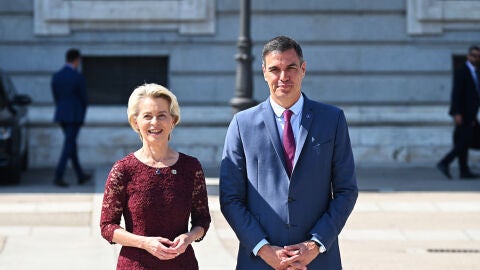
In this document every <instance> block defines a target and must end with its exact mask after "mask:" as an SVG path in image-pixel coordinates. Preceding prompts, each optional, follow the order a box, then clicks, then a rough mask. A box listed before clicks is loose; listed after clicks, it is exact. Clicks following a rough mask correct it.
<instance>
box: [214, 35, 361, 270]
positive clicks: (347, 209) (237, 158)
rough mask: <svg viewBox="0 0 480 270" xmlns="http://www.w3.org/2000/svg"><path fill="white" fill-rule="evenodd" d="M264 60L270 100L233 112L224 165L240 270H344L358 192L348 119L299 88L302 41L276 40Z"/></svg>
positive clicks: (227, 212) (224, 200) (224, 194)
mask: <svg viewBox="0 0 480 270" xmlns="http://www.w3.org/2000/svg"><path fill="white" fill-rule="evenodd" d="M262 58H263V64H262V69H263V75H264V78H265V81H266V82H267V84H268V86H269V88H270V97H269V98H268V99H267V100H266V101H264V102H263V103H261V104H259V105H257V106H256V107H253V108H250V109H248V110H245V111H242V112H239V113H238V114H236V115H235V116H234V118H233V120H232V121H231V123H230V126H229V128H228V131H227V136H226V139H225V147H224V151H223V158H222V164H221V169H220V204H221V210H222V213H223V214H224V216H225V218H226V220H227V221H228V222H229V224H230V226H231V227H232V228H233V230H234V231H235V233H236V235H237V236H238V238H239V240H240V247H239V252H238V258H237V269H245V270H252V269H255V270H256V269H272V268H274V269H287V267H288V269H306V267H307V265H308V269H327V270H328V269H341V268H342V266H341V261H340V251H339V246H338V234H339V233H340V231H341V230H342V228H343V226H344V225H345V222H346V221H347V218H348V216H349V215H350V213H351V211H352V210H353V207H354V205H355V202H356V199H357V196H358V189H357V183H356V177H355V166H354V161H353V155H352V149H351V145H350V139H349V135H348V128H347V124H346V120H345V116H344V114H343V112H342V111H341V110H340V109H338V108H336V107H333V106H330V105H326V104H322V103H318V102H315V101H312V100H310V99H308V98H307V97H306V96H305V95H304V94H303V93H302V92H301V86H302V80H303V78H304V76H305V70H306V62H305V61H304V60H303V54H302V49H301V47H300V45H299V44H298V43H297V42H296V41H294V40H292V39H290V38H288V37H284V36H280V37H276V38H274V39H272V40H270V41H268V43H267V44H265V46H264V48H263V53H262Z"/></svg>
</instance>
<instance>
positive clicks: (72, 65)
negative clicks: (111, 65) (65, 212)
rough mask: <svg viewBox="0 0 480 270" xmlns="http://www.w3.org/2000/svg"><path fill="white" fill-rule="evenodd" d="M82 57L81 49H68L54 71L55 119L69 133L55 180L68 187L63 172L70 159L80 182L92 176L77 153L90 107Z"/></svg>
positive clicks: (56, 182)
mask: <svg viewBox="0 0 480 270" xmlns="http://www.w3.org/2000/svg"><path fill="white" fill-rule="evenodd" d="M80 61H81V55H80V51H78V50H76V49H70V50H68V51H67V53H66V62H67V63H66V65H65V66H64V67H63V68H62V69H60V70H59V71H58V72H56V73H55V74H54V75H53V77H52V82H51V87H52V94H53V98H54V101H55V116H54V121H55V122H57V123H59V124H60V126H61V128H62V131H63V133H64V136H65V141H64V144H63V150H62V153H61V155H60V160H59V161H58V165H57V169H56V172H55V180H54V183H55V184H56V185H57V186H61V187H68V184H67V183H66V182H65V181H64V179H63V176H64V173H65V168H66V166H67V162H68V160H69V159H70V160H71V161H72V165H73V169H74V170H75V173H76V175H77V179H78V183H79V184H83V183H85V182H86V181H88V180H89V179H90V177H91V176H90V175H88V174H86V173H85V172H84V171H83V169H82V167H81V166H80V162H79V160H78V153H77V137H78V133H79V132H80V128H81V126H82V125H83V122H84V121H85V113H86V110H87V91H86V89H85V79H84V77H83V75H82V74H81V73H80V72H79V71H78V70H77V69H78V66H79V65H80Z"/></svg>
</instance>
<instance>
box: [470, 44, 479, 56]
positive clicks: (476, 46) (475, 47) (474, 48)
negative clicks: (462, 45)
mask: <svg viewBox="0 0 480 270" xmlns="http://www.w3.org/2000/svg"><path fill="white" fill-rule="evenodd" d="M473 51H480V46H479V45H472V46H470V48H468V54H471V53H472V52H473Z"/></svg>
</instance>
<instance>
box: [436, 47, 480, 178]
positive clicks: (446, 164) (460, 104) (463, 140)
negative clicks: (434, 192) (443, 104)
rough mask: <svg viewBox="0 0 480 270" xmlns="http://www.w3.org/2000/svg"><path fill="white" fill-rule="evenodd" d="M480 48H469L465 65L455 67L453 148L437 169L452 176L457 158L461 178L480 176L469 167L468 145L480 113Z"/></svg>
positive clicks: (451, 107) (451, 110)
mask: <svg viewBox="0 0 480 270" xmlns="http://www.w3.org/2000/svg"><path fill="white" fill-rule="evenodd" d="M479 79H480V47H479V46H471V47H470V48H469V49H468V54H467V61H466V62H465V65H463V66H461V67H460V68H459V69H458V70H455V73H454V76H453V88H452V96H451V97H452V98H451V102H450V112H449V114H450V115H451V116H452V117H453V121H454V123H455V130H454V132H453V149H452V150H450V152H448V153H447V154H446V155H445V156H444V157H443V158H442V159H441V160H440V161H439V162H438V163H437V168H438V169H439V170H440V171H441V172H442V173H443V174H444V175H445V176H446V177H447V178H448V179H452V175H451V174H450V163H452V161H453V160H454V159H455V158H456V157H457V158H458V166H459V169H460V179H473V178H478V175H477V174H474V173H472V171H471V170H470V167H469V166H468V147H469V145H470V144H471V142H472V139H473V128H474V126H476V125H478V120H477V114H478V106H479V105H480V98H479V94H480V80H479Z"/></svg>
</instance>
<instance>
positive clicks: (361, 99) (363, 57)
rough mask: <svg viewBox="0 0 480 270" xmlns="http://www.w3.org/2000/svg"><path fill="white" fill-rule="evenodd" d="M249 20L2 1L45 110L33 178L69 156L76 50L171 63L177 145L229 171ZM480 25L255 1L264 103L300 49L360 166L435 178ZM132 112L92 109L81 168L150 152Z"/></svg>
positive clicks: (81, 1)
mask: <svg viewBox="0 0 480 270" xmlns="http://www.w3.org/2000/svg"><path fill="white" fill-rule="evenodd" d="M118 3H120V4H121V5H120V6H119V4H118ZM149 7H150V8H149ZM238 8H239V2H238V1H237V0H222V1H215V0H202V1H191V0H183V1H126V0H124V1H119V2H115V1H109V0H92V1H86V0H16V1H2V2H1V3H0V67H1V68H2V69H4V70H6V71H7V72H8V73H9V74H10V75H11V76H12V78H13V81H14V83H15V85H16V86H17V88H18V90H19V91H20V92H22V93H27V94H29V95H31V96H32V98H33V99H34V104H33V106H31V108H30V126H31V128H30V135H31V139H30V155H31V165H32V166H34V167H45V166H47V167H48V166H53V165H54V164H55V163H56V159H57V158H58V155H59V151H60V147H61V139H62V136H61V132H60V129H59V128H58V127H57V126H55V125H53V124H52V123H51V119H52V117H53V110H52V97H51V93H50V87H49V81H50V76H51V74H52V73H53V72H54V71H56V70H57V69H58V68H59V67H60V66H61V65H62V64H63V57H64V52H65V50H66V49H67V48H69V47H77V48H79V49H81V51H82V52H83V54H84V55H87V56H106V55H115V56H127V55H146V56H168V57H169V63H170V66H169V74H168V78H169V88H170V89H172V90H173V91H174V92H175V93H176V95H177V96H178V98H179V101H180V104H181V105H182V111H183V114H184V115H183V122H182V124H181V125H180V126H179V127H178V128H177V129H176V130H175V133H174V135H173V139H172V143H173V145H174V146H175V147H177V149H179V150H181V151H184V152H186V153H188V154H192V155H195V156H198V157H199V158H200V160H201V161H202V162H203V163H205V164H206V166H211V167H215V166H216V165H218V161H219V159H220V153H221V149H222V147H223V138H224V135H225V132H226V126H227V123H228V122H229V120H230V119H231V114H230V108H229V107H228V102H229V100H230V99H231V98H232V95H233V92H234V87H235V69H236V63H235V60H234V55H235V53H236V42H237V36H238V32H239V30H238V24H239V18H238V12H239V11H238ZM73 10H77V11H78V12H73ZM131 10H134V11H135V12H129V11H131ZM465 10H467V12H466V13H465V12H464V11H465ZM465 14H466V15H465ZM478 14H480V7H479V5H478V1H443V0H428V1H422V0H392V1H383V0H372V1H355V0H346V1H336V0H323V1H311V0H297V1H288V0H275V1H274V0H268V1H252V29H251V32H252V40H253V54H254V56H255V60H254V62H253V69H254V95H255V99H257V100H259V101H263V100H264V99H265V98H266V97H267V96H268V89H267V87H266V85H265V82H264V80H263V76H262V73H261V58H260V54H261V49H262V45H263V43H264V42H265V41H266V40H268V39H269V38H271V37H273V36H276V35H288V36H291V37H293V38H295V39H297V40H298V41H299V42H300V43H301V44H302V47H303V49H304V57H305V59H306V61H307V76H306V78H305V80H304V92H305V93H306V94H307V95H308V96H309V97H310V98H313V99H316V100H319V101H322V102H326V103H331V104H335V105H338V106H340V107H342V108H343V109H344V110H345V112H346V116H347V120H348V122H349V124H350V131H351V139H352V144H353V147H354V153H355V156H356V159H357V163H358V164H359V165H367V164H376V165H380V164H381V165H384V164H395V165H419V164H433V163H434V162H435V161H436V160H437V159H438V158H439V157H440V155H442V154H443V153H444V152H446V151H447V150H448V148H449V147H450V144H451V131H452V127H451V124H450V119H449V117H448V116H447V109H448V101H449V95H450V88H451V74H452V56H454V55H464V54H465V52H466V50H467V48H468V46H469V45H471V44H474V43H479V42H480V41H479V36H480V35H479V34H480V31H479V30H478V29H480V15H478ZM464 15H465V16H464ZM125 110H126V108H125V106H113V107H102V106H96V107H91V108H90V109H89V111H88V117H87V125H86V127H85V128H84V129H83V130H82V132H81V135H80V139H79V144H80V155H81V159H82V160H84V161H85V162H86V163H88V164H89V165H94V164H98V163H109V164H111V163H112V162H113V161H114V160H116V159H118V158H120V157H121V156H123V155H125V153H127V152H129V151H133V150H134V149H136V148H138V147H139V141H138V139H137V137H136V134H135V133H133V132H132V131H131V130H130V128H129V126H128V123H127V121H126V116H125ZM473 158H474V159H475V158H476V156H475V154H473Z"/></svg>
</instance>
